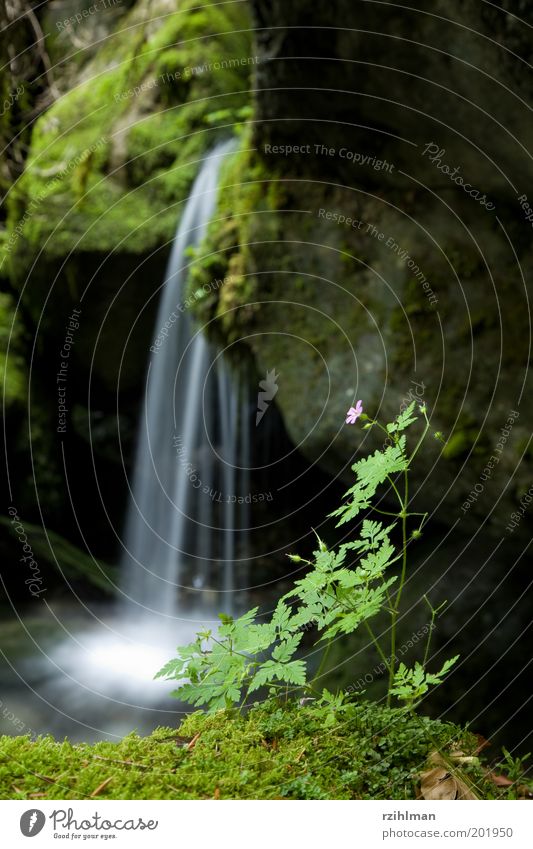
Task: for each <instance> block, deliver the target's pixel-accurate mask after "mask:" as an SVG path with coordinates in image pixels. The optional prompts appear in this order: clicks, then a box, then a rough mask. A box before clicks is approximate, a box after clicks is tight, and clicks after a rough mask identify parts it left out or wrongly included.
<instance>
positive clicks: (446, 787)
mask: <svg viewBox="0 0 533 849" xmlns="http://www.w3.org/2000/svg"><path fill="white" fill-rule="evenodd" d="M428 765H430V766H431V768H430V769H428V770H426V771H425V772H422V773H420V778H421V784H420V791H421V793H422V796H423V798H424V799H427V800H430V801H443V800H448V801H449V800H459V799H477V798H478V797H477V796H476V795H475V794H474V793H473V792H472V791H471V790H470V789H469V787H468V786H467V785H466V784H465V782H464V781H463V780H462V779H461V778H460V777H459V776H458V775H457V774H456V773H455V772H454V771H453V770H452V768H451V767H450V766H448V765H447V764H446V762H445V761H444V758H443V757H442V755H441V754H440V753H439V752H432V753H431V755H430V756H429V758H428Z"/></svg>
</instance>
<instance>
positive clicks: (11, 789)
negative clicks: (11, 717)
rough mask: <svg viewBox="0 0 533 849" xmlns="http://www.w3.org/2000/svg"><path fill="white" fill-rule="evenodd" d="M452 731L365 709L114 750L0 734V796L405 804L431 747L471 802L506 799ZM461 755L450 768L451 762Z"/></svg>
mask: <svg viewBox="0 0 533 849" xmlns="http://www.w3.org/2000/svg"><path fill="white" fill-rule="evenodd" d="M477 746H478V741H477V738H476V737H475V736H474V735H473V734H471V733H469V732H468V731H465V730H464V729H461V728H459V727H457V726H455V725H452V724H451V723H443V722H440V721H438V720H431V719H428V718H426V717H416V716H411V715H407V714H405V713H404V712H402V711H399V710H391V709H386V708H381V707H379V706H377V705H375V704H350V705H348V706H347V707H346V708H343V713H342V715H341V716H339V717H338V718H335V717H334V716H330V719H329V721H328V718H327V717H326V715H325V713H324V709H323V708H319V707H315V706H314V705H312V704H307V705H305V706H301V705H300V704H299V703H298V702H296V703H289V704H287V705H279V704H270V703H267V704H266V705H263V706H256V707H254V708H252V709H251V710H250V711H249V712H248V713H247V714H246V715H240V714H231V715H230V714H227V713H225V712H219V713H217V714H214V715H206V714H202V713H194V714H191V715H189V716H188V717H187V718H186V719H185V720H184V722H183V723H182V725H181V727H180V728H179V729H172V728H159V729H157V730H156V731H155V732H154V733H153V734H152V735H151V736H149V737H139V736H138V735H137V734H135V733H131V734H129V735H128V736H127V737H125V738H124V739H123V740H122V741H121V742H119V743H110V742H99V743H95V744H92V745H89V744H84V743H77V744H75V743H70V742H68V741H67V740H65V741H64V742H57V741H56V740H54V739H53V738H52V737H42V738H38V739H37V740H35V741H32V740H31V739H30V738H29V737H27V736H26V737H24V736H20V737H2V738H0V798H2V799H8V798H9V799H11V798H15V799H85V798H95V797H98V798H102V799H108V798H109V799H110V798H116V799H213V798H214V799H218V798H220V799H279V798H287V799H368V798H370V799H383V798H385V799H413V798H416V797H417V795H418V788H419V786H420V772H421V771H422V770H423V769H424V767H425V765H426V762H427V759H428V756H430V755H431V753H434V752H435V751H437V752H439V753H440V756H441V757H443V758H444V760H445V761H446V762H447V763H448V760H447V759H448V757H450V761H449V762H450V767H449V769H450V772H451V773H452V774H453V775H454V776H456V777H457V779H458V780H460V781H462V782H464V784H465V785H466V786H467V787H468V788H469V790H470V791H471V792H472V793H473V794H474V795H475V796H476V797H478V798H495V797H496V798H509V797H511V798H512V797H513V794H514V793H515V787H514V785H510V786H507V787H504V788H501V787H497V786H496V785H495V784H494V782H491V781H489V780H488V778H487V768H486V767H485V766H484V765H483V764H482V763H481V762H480V760H479V758H478V757H477V755H476V749H477ZM458 750H460V752H461V753H462V754H464V755H465V757H464V758H462V761H463V763H462V764H461V766H460V767H459V766H457V765H452V760H453V754H452V753H454V752H455V753H457V751H458Z"/></svg>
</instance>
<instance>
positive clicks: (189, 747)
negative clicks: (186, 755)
mask: <svg viewBox="0 0 533 849" xmlns="http://www.w3.org/2000/svg"><path fill="white" fill-rule="evenodd" d="M200 734H201V731H199V732H198V734H195V735H194V737H193V738H192V740H191V742H190V743H189V744H188V745H187V746H186V749H187V751H188V752H190V751H191V749H194V747H195V746H196V743H197V742H198V740H199V739H200Z"/></svg>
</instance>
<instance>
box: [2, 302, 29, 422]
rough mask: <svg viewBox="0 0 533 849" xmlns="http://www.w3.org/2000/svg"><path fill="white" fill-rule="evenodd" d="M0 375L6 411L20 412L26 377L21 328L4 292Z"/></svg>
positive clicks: (13, 307) (25, 391)
mask: <svg viewBox="0 0 533 849" xmlns="http://www.w3.org/2000/svg"><path fill="white" fill-rule="evenodd" d="M8 346H9V353H8ZM0 375H1V376H2V384H3V399H4V404H5V406H6V409H7V411H8V412H9V410H10V409H11V408H17V409H19V410H20V409H21V408H22V407H23V406H24V404H25V402H26V393H27V385H28V375H27V369H26V364H25V361H24V356H23V340H22V328H21V326H20V323H19V322H18V321H17V319H16V316H15V304H14V301H13V299H12V298H11V297H10V295H8V294H7V293H6V292H2V293H0Z"/></svg>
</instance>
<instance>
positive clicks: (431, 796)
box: [420, 766, 457, 801]
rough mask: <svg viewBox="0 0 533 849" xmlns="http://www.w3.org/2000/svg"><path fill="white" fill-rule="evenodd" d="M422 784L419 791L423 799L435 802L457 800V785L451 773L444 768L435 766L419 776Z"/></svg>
mask: <svg viewBox="0 0 533 849" xmlns="http://www.w3.org/2000/svg"><path fill="white" fill-rule="evenodd" d="M420 777H421V779H422V782H421V785H420V790H421V791H422V796H423V798H424V799H427V800H430V801H437V800H442V799H457V784H456V782H455V779H454V777H453V775H451V773H449V772H448V770H447V769H444V767H440V766H437V767H435V768H434V769H429V770H427V772H423V773H421V775H420Z"/></svg>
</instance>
